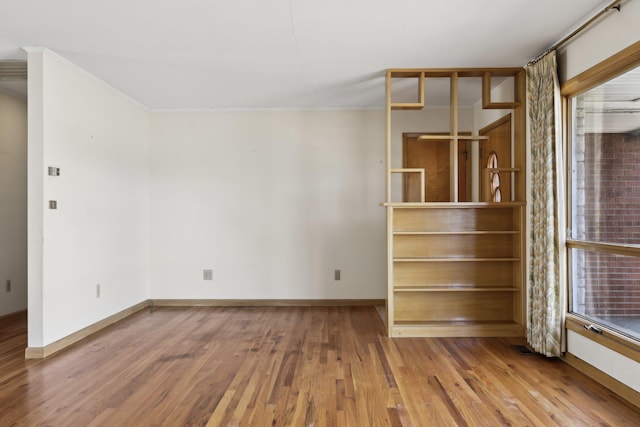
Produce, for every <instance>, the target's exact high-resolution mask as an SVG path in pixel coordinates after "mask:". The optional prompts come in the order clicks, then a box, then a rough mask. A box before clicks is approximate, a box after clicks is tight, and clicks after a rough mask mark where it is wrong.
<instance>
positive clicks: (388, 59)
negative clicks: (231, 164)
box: [0, 0, 609, 109]
mask: <svg viewBox="0 0 640 427" xmlns="http://www.w3.org/2000/svg"><path fill="white" fill-rule="evenodd" d="M607 3H609V1H602V0H562V1H557V0H484V1H478V0H440V1H433V0H395V1H391V0H322V1H312V0H270V1H265V0H226V1H219V0H181V1H177V0H173V1H172V0H126V1H125V0H111V1H95V0H84V1H83V0H56V1H46V0H21V1H11V2H9V1H4V2H3V4H2V8H1V13H0V60H3V59H25V58H26V56H25V54H24V52H23V51H22V50H21V47H24V46H43V47H47V48H49V49H51V50H53V51H54V52H56V53H58V54H59V55H61V56H63V57H65V58H67V59H69V60H70V61H72V62H74V63H76V64H77V65H79V66H80V67H82V68H84V69H85V70H87V71H89V72H91V73H93V74H95V75H96V76H98V77H100V78H101V79H103V80H104V81H106V82H107V83H109V84H111V85H112V86H114V87H116V88H118V89H119V90H121V91H122V92H124V93H126V94H127V95H129V96H130V97H132V98H134V99H136V100H138V101H139V102H141V103H142V104H144V105H146V106H147V107H149V108H151V109H279V108H283V109H289V108H291V109H305V108H378V107H382V106H383V105H384V77H383V75H384V70H385V69H387V68H400V67H488V66H490V67H499V66H522V65H524V64H525V63H526V62H527V61H529V60H530V59H532V58H533V57H535V56H536V55H537V54H538V53H540V52H541V51H542V50H544V49H545V48H547V47H548V46H550V45H551V44H552V43H553V42H555V41H557V40H558V39H559V38H561V37H562V36H563V35H565V34H566V33H567V32H568V30H570V29H572V28H573V27H574V26H575V25H576V24H577V23H579V22H581V21H583V20H584V17H585V16H587V15H589V14H591V13H592V12H593V11H594V10H596V9H599V8H602V7H604V6H605V5H606V4H607ZM14 90H15V88H14Z"/></svg>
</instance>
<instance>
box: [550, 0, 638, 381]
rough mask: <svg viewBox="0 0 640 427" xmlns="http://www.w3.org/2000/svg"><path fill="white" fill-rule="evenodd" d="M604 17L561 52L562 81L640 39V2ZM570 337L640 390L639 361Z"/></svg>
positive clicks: (581, 353) (596, 362) (597, 363)
mask: <svg viewBox="0 0 640 427" xmlns="http://www.w3.org/2000/svg"><path fill="white" fill-rule="evenodd" d="M605 16H606V17H605V18H604V19H602V20H601V21H600V22H598V23H597V24H595V25H594V26H592V27H590V29H589V30H587V31H585V32H583V33H581V35H580V36H578V37H577V38H575V39H574V40H573V41H572V42H571V43H570V44H568V45H567V46H566V47H565V48H564V49H562V50H561V51H560V52H559V53H558V58H559V59H558V62H559V69H560V83H561V84H562V82H564V81H566V80H568V79H569V78H571V77H574V76H576V75H577V74H580V73H581V72H583V71H585V70H587V69H588V68H590V67H592V66H594V65H596V64H597V63H599V62H601V61H603V60H605V59H607V58H608V57H610V56H611V55H614V54H615V53H617V52H619V51H621V50H622V49H624V48H626V47H628V46H629V45H631V44H633V43H635V42H636V41H638V40H640V25H638V22H640V2H638V1H623V2H622V11H621V12H616V11H612V12H608V13H607V15H605ZM567 338H568V344H567V345H568V351H569V352H570V353H572V354H573V355H575V356H576V357H578V358H580V359H582V360H584V361H586V362H587V363H590V364H591V365H593V366H594V367H596V368H598V369H600V370H602V371H604V372H606V373H607V374H609V375H610V376H612V377H613V378H615V379H617V380H618V381H620V382H622V383H624V384H626V385H627V386H629V387H632V388H634V389H635V390H636V391H639V392H640V387H639V386H638V384H640V382H639V381H640V380H639V379H638V377H637V375H636V376H633V375H630V372H631V371H633V370H635V372H636V373H637V372H640V364H638V363H637V362H633V361H631V362H629V359H627V358H626V357H624V356H621V355H619V354H617V353H615V352H612V351H610V350H609V349H607V348H605V347H603V346H601V345H600V344H598V343H596V342H593V341H591V342H589V343H585V341H588V340H585V339H584V338H583V337H581V336H579V335H578V334H576V333H574V332H572V331H567ZM630 366H631V367H632V368H634V369H631V368H630Z"/></svg>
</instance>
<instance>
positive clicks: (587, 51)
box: [558, 0, 640, 83]
mask: <svg viewBox="0 0 640 427" xmlns="http://www.w3.org/2000/svg"><path fill="white" fill-rule="evenodd" d="M621 4H622V8H621V11H620V12H617V11H615V10H612V11H609V12H607V13H605V14H604V15H603V17H602V18H600V19H599V20H598V21H597V22H596V23H594V24H593V25H592V26H591V27H589V29H587V30H585V31H583V32H582V33H580V35H579V36H577V37H575V38H573V39H572V40H571V42H570V43H568V44H566V45H565V47H564V48H563V49H560V50H559V51H558V71H559V75H560V82H561V83H562V82H564V81H566V80H569V79H570V78H572V77H575V76H576V75H578V74H580V73H581V72H583V71H585V70H587V69H588V68H590V67H592V66H594V65H596V64H597V63H599V62H601V61H603V60H605V59H607V58H608V57H610V56H611V55H613V54H615V53H617V52H619V51H621V50H622V49H624V48H625V47H628V46H630V45H632V44H633V43H635V42H637V41H639V40H640V25H638V22H640V2H639V1H637V0H623V1H622V3H621Z"/></svg>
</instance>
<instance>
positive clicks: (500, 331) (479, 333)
mask: <svg viewBox="0 0 640 427" xmlns="http://www.w3.org/2000/svg"><path fill="white" fill-rule="evenodd" d="M524 331H525V329H524V327H523V326H522V325H520V324H518V323H516V322H513V321H505V322H396V323H395V324H393V325H391V336H392V337H397V338H400V337H432V338H436V337H522V336H524Z"/></svg>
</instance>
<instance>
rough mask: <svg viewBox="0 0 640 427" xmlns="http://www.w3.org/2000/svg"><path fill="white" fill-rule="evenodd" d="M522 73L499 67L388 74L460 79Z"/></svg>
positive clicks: (392, 70) (395, 70)
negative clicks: (455, 74) (488, 74)
mask: <svg viewBox="0 0 640 427" xmlns="http://www.w3.org/2000/svg"><path fill="white" fill-rule="evenodd" d="M521 71H522V68H514V67H498V68H390V69H388V72H389V73H390V76H391V77H392V78H396V77H417V76H418V75H419V73H425V77H451V75H453V73H458V77H482V76H483V75H484V73H485V72H490V73H491V75H492V76H496V77H509V76H515V75H516V74H518V73H519V72H521Z"/></svg>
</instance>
